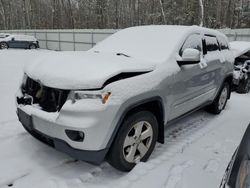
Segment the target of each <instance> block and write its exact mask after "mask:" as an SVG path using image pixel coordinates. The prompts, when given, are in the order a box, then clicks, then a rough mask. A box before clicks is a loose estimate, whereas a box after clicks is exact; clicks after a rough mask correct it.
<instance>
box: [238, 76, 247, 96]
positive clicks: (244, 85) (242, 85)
mask: <svg viewBox="0 0 250 188" xmlns="http://www.w3.org/2000/svg"><path fill="white" fill-rule="evenodd" d="M249 90H250V78H248V79H246V80H243V81H240V84H239V86H238V87H237V90H236V91H237V93H249Z"/></svg>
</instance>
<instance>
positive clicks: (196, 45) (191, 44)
mask: <svg viewBox="0 0 250 188" xmlns="http://www.w3.org/2000/svg"><path fill="white" fill-rule="evenodd" d="M187 48H192V49H197V50H199V51H201V36H200V35H199V34H192V35H190V36H189V37H188V38H187V39H186V41H185V42H184V44H183V45H182V48H181V50H180V55H181V56H182V53H183V51H184V50H185V49H187Z"/></svg>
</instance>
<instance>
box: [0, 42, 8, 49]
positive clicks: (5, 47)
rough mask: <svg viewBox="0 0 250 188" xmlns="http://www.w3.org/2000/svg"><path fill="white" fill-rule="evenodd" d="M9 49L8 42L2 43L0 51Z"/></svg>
mask: <svg viewBox="0 0 250 188" xmlns="http://www.w3.org/2000/svg"><path fill="white" fill-rule="evenodd" d="M8 48H9V46H8V44H7V43H6V42H1V43H0V49H8Z"/></svg>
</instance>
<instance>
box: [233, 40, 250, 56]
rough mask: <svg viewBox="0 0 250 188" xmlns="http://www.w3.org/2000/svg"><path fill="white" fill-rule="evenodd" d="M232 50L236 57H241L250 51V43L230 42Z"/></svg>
mask: <svg viewBox="0 0 250 188" xmlns="http://www.w3.org/2000/svg"><path fill="white" fill-rule="evenodd" d="M230 46H231V49H232V51H233V54H234V57H239V56H241V55H243V54H245V53H246V52H248V51H250V42H246V41H233V42H230Z"/></svg>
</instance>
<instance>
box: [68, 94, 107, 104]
mask: <svg viewBox="0 0 250 188" xmlns="http://www.w3.org/2000/svg"><path fill="white" fill-rule="evenodd" d="M110 96H111V92H97V91H72V92H71V94H70V99H71V100H72V102H73V103H74V102H76V101H78V100H83V99H98V100H101V102H102V103H103V104H105V103H107V101H108V99H109V97H110Z"/></svg>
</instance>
